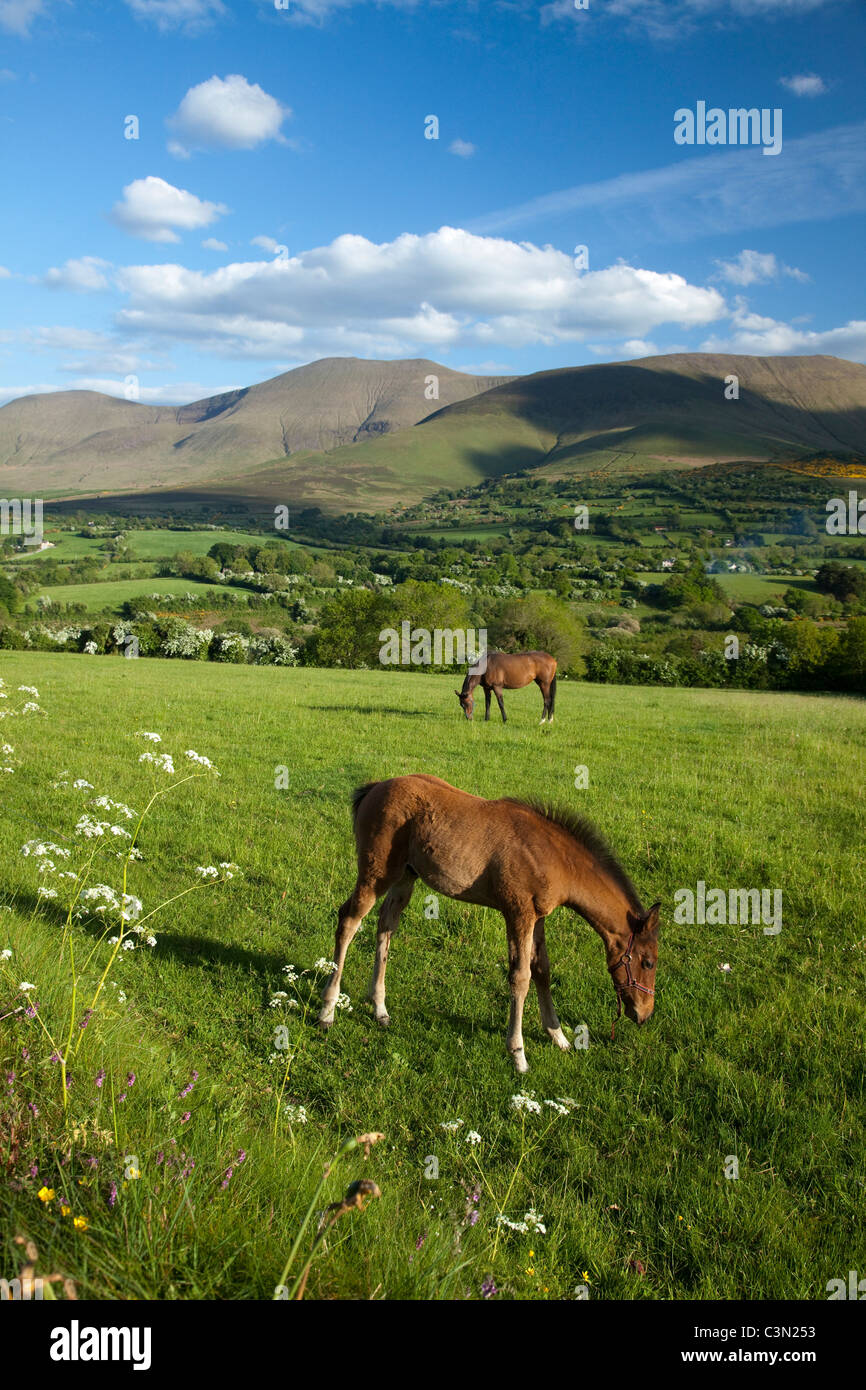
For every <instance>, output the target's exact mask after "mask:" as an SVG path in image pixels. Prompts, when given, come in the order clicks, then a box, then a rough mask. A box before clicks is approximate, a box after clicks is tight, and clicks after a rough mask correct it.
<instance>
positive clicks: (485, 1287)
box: [481, 1279, 497, 1298]
mask: <svg viewBox="0 0 866 1390" xmlns="http://www.w3.org/2000/svg"><path fill="white" fill-rule="evenodd" d="M496 1292H497V1288H496V1285H495V1284H494V1282H493V1280H492V1279H485V1280H484V1283H483V1284H482V1285H481V1297H482V1298H493V1296H494V1294H495V1293H496Z"/></svg>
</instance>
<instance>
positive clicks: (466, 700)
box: [454, 690, 475, 719]
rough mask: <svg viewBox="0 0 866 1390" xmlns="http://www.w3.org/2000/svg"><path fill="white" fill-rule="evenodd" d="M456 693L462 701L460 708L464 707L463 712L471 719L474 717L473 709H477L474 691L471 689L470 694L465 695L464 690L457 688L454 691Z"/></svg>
mask: <svg viewBox="0 0 866 1390" xmlns="http://www.w3.org/2000/svg"><path fill="white" fill-rule="evenodd" d="M454 694H455V695H456V696H457V699H458V700H459V701H460V708H461V709H462V711H463V713H464V714H465V715H466V718H467V719H471V718H472V711H473V710H474V709H475V701H474V699H473V698H472V692H471V691H470V692H469V693H468V694H466V695H464V693H463V691H462V690H455V691H454Z"/></svg>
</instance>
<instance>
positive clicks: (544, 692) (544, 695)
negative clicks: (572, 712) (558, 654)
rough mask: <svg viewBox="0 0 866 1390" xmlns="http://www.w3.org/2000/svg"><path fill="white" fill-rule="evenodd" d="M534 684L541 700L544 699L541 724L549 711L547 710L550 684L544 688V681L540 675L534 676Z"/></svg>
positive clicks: (548, 707)
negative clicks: (539, 692)
mask: <svg viewBox="0 0 866 1390" xmlns="http://www.w3.org/2000/svg"><path fill="white" fill-rule="evenodd" d="M535 684H536V685H537V686H538V688H539V690H540V691H541V698H542V700H543V701H544V709H543V711H542V714H541V722H542V724H543V723H544V722H545V720H546V719H547V716H548V713H549V711H550V686H548V687H547V689H546V690H545V688H544V682H543V681H542V680H541V677H540V676H536V678H535Z"/></svg>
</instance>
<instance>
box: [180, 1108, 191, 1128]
mask: <svg viewBox="0 0 866 1390" xmlns="http://www.w3.org/2000/svg"><path fill="white" fill-rule="evenodd" d="M191 1116H192V1111H191V1110H187V1111H185V1113H184V1114H183V1115H181V1117H180V1122H181V1124H182V1125H185V1124H186V1122H187V1120H188V1119H190V1118H191Z"/></svg>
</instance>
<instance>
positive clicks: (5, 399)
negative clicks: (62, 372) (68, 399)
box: [0, 382, 66, 406]
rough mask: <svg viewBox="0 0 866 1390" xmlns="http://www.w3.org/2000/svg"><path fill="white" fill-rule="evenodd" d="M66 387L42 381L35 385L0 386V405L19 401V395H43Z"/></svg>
mask: <svg viewBox="0 0 866 1390" xmlns="http://www.w3.org/2000/svg"><path fill="white" fill-rule="evenodd" d="M65 389H66V388H65V387H62V386H53V385H50V384H49V383H47V382H40V383H39V384H38V385H35V386H0V406H2V405H8V404H9V402H10V401H17V399H18V397H19V396H43V395H45V394H46V393H47V392H49V391H63V390H65Z"/></svg>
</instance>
